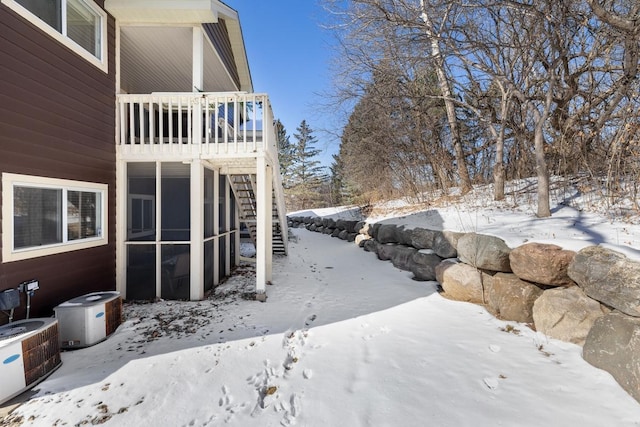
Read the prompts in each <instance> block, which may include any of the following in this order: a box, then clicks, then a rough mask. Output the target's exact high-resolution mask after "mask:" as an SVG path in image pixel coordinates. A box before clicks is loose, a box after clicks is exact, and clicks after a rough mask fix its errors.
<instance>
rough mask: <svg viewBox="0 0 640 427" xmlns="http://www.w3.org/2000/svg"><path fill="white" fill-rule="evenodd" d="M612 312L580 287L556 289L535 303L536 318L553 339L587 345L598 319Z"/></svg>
mask: <svg viewBox="0 0 640 427" xmlns="http://www.w3.org/2000/svg"><path fill="white" fill-rule="evenodd" d="M609 311H610V310H609V309H607V308H606V307H604V306H603V305H602V304H600V303H599V302H598V301H596V300H594V299H591V298H589V297H588V296H587V295H586V294H585V293H584V292H583V291H582V289H580V288H579V287H578V286H569V287H566V288H565V287H561V288H553V289H548V290H546V291H544V292H543V293H542V295H540V297H539V298H538V299H537V300H536V301H535V302H534V303H533V321H534V323H535V325H536V330H537V331H540V332H542V333H543V334H545V335H548V336H550V337H551V338H556V339H559V340H562V341H567V342H572V343H574V344H578V345H583V344H584V341H585V339H586V338H587V334H589V331H590V330H591V327H592V326H593V324H594V322H595V321H596V320H597V319H598V318H599V317H602V316H604V315H605V314H607V313H608V312H609Z"/></svg>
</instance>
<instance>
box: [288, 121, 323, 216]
mask: <svg viewBox="0 0 640 427" xmlns="http://www.w3.org/2000/svg"><path fill="white" fill-rule="evenodd" d="M296 131H297V133H295V134H293V137H294V138H295V139H296V141H297V142H296V143H294V144H293V158H292V163H291V169H290V172H291V173H290V178H291V179H290V186H289V188H288V191H287V193H288V195H289V198H290V202H291V203H290V204H289V206H291V207H292V208H294V209H296V210H298V209H308V208H310V207H314V206H315V205H317V203H318V202H319V201H320V200H321V199H322V197H321V194H320V192H321V187H322V184H323V180H324V178H325V176H324V174H323V169H324V168H323V167H322V166H321V165H320V161H319V160H317V159H316V157H317V156H318V154H319V153H320V152H321V150H318V149H316V148H315V144H316V142H317V139H316V137H315V136H314V135H313V130H312V129H311V128H310V127H309V125H308V124H307V122H306V120H303V121H302V122H301V123H300V126H298V127H297V128H296Z"/></svg>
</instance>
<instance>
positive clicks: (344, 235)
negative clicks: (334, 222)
mask: <svg viewBox="0 0 640 427" xmlns="http://www.w3.org/2000/svg"><path fill="white" fill-rule="evenodd" d="M336 230H337V228H336ZM348 235H349V232H348V231H347V230H340V233H338V238H340V239H342V240H347V236H348Z"/></svg>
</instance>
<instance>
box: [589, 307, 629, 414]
mask: <svg viewBox="0 0 640 427" xmlns="http://www.w3.org/2000/svg"><path fill="white" fill-rule="evenodd" d="M582 357H583V358H584V360H586V361H587V362H589V363H590V364H592V365H593V366H595V367H596V368H600V369H603V370H605V371H607V372H609V373H610V374H611V375H612V376H613V378H615V380H616V381H617V382H618V383H619V384H620V386H622V388H623V389H624V390H626V392H627V393H629V394H630V395H631V396H632V397H633V398H634V399H636V400H637V401H639V402H640V318H637V317H632V316H627V315H625V314H623V313H620V312H617V311H614V312H611V313H609V314H607V315H605V316H602V317H600V318H598V319H597V320H596V321H595V323H594V324H593V327H592V328H591V331H589V334H588V335H587V339H586V341H585V343H584V347H583V349H582Z"/></svg>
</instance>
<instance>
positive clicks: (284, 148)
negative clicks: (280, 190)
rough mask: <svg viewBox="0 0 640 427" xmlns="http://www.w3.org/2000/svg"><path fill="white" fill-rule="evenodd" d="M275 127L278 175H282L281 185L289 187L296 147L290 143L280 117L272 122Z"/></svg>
mask: <svg viewBox="0 0 640 427" xmlns="http://www.w3.org/2000/svg"><path fill="white" fill-rule="evenodd" d="M274 127H275V129H276V141H277V144H278V162H279V163H280V175H281V176H282V186H283V187H284V188H289V187H291V167H292V165H293V158H294V156H295V150H296V147H295V146H294V145H293V144H292V143H291V140H290V139H289V135H287V131H286V129H285V128H284V125H283V124H282V122H281V121H280V119H278V120H276V121H275V123H274Z"/></svg>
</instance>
